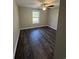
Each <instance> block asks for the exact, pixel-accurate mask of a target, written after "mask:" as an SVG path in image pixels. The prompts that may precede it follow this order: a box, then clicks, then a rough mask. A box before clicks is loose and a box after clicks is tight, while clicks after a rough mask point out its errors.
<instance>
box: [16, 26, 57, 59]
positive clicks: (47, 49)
mask: <svg viewBox="0 0 79 59" xmlns="http://www.w3.org/2000/svg"><path fill="white" fill-rule="evenodd" d="M55 38H56V31H55V30H53V29H51V28H49V27H40V28H34V29H27V30H21V31H20V36H19V41H18V45H17V50H16V55H15V59H53V56H54V48H55Z"/></svg>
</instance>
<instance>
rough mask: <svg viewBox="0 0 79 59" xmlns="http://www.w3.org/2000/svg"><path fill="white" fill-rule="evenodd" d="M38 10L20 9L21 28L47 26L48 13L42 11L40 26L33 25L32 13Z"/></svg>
mask: <svg viewBox="0 0 79 59" xmlns="http://www.w3.org/2000/svg"><path fill="white" fill-rule="evenodd" d="M33 10H37V9H33V8H28V7H27V8H25V7H19V15H20V28H28V27H36V26H43V25H47V12H46V11H42V10H39V11H40V19H39V20H40V23H39V24H33V23H32V11H33Z"/></svg>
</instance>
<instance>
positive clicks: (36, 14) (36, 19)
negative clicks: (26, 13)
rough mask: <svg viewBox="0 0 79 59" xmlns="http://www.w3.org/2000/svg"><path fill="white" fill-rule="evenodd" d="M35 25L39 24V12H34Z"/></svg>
mask: <svg viewBox="0 0 79 59" xmlns="http://www.w3.org/2000/svg"><path fill="white" fill-rule="evenodd" d="M32 18H33V24H38V23H39V11H33V15H32Z"/></svg>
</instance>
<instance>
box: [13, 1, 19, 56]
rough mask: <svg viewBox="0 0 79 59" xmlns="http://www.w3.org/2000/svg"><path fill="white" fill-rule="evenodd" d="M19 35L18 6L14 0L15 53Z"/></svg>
mask: <svg viewBox="0 0 79 59" xmlns="http://www.w3.org/2000/svg"><path fill="white" fill-rule="evenodd" d="M18 37H19V15H18V7H17V5H16V2H15V0H13V54H14V55H15V51H16V46H17V42H18Z"/></svg>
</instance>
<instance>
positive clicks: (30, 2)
mask: <svg viewBox="0 0 79 59" xmlns="http://www.w3.org/2000/svg"><path fill="white" fill-rule="evenodd" d="M47 1H48V0H47ZM16 3H17V4H18V6H19V7H31V8H41V5H40V3H39V2H38V3H37V1H36V0H16ZM59 3H60V0H55V2H54V4H55V6H59Z"/></svg>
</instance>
